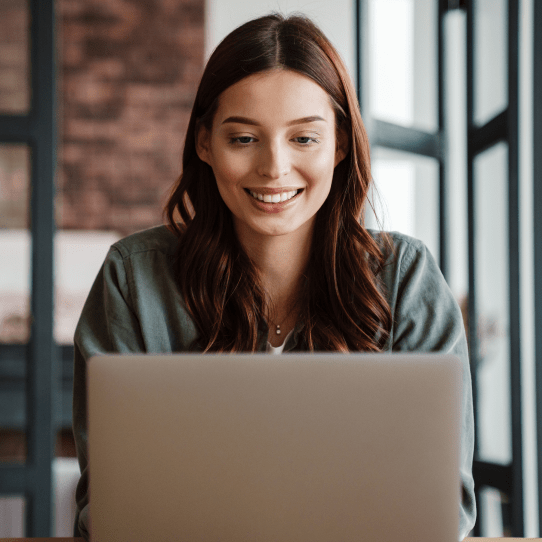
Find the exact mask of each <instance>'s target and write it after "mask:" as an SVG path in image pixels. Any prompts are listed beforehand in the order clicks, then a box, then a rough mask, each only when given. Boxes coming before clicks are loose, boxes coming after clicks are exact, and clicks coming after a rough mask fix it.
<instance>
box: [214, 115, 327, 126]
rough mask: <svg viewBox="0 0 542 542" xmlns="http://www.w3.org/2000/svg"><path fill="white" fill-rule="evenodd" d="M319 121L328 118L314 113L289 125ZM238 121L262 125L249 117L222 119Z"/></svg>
mask: <svg viewBox="0 0 542 542" xmlns="http://www.w3.org/2000/svg"><path fill="white" fill-rule="evenodd" d="M318 121H324V122H327V121H326V119H324V118H323V117H320V116H319V115H313V116H311V117H302V118H300V119H294V120H291V121H290V122H288V124H287V126H294V125H296V124H307V123H309V122H318ZM234 122H235V123H237V124H249V125H250V126H261V124H260V123H259V122H257V121H255V120H253V119H249V118H247V117H228V118H227V119H226V120H224V121H222V124H227V123H234Z"/></svg>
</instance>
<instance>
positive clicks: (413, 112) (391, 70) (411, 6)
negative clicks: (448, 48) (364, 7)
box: [369, 0, 438, 131]
mask: <svg viewBox="0 0 542 542" xmlns="http://www.w3.org/2000/svg"><path fill="white" fill-rule="evenodd" d="M437 7H438V3H437V2H434V1H433V0H371V1H370V2H369V31H370V51H371V70H370V73H371V84H370V108H371V114H372V115H373V116H374V117H376V118H377V119H380V120H385V121H388V122H393V123H395V124H402V125H405V126H414V127H416V128H420V129H422V130H427V131H436V130H437V126H438V102H437V100H438V98H437V78H438V71H437V70H438V68H437V50H438V49H437V28H438V26H437V24H438V23H437Z"/></svg>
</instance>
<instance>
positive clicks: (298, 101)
mask: <svg viewBox="0 0 542 542" xmlns="http://www.w3.org/2000/svg"><path fill="white" fill-rule="evenodd" d="M316 115H319V116H321V117H323V118H325V119H326V120H332V119H334V117H335V113H334V111H333V107H332V106H331V99H330V97H329V96H328V94H327V92H326V91H325V90H324V89H323V88H322V87H321V86H320V85H318V84H317V83H315V82H314V81H313V80H312V79H310V78H309V77H307V76H305V75H302V74H299V73H297V72H294V71H292V70H272V71H269V72H263V73H257V74H254V75H250V76H248V77H246V78H245V79H242V80H241V81H239V82H237V83H235V84H234V85H232V86H231V87H229V88H227V89H226V90H225V91H224V92H223V93H222V94H221V95H220V98H219V101H218V109H217V111H216V115H215V120H216V121H218V122H217V124H219V123H220V122H222V120H224V119H225V118H227V117H229V116H243V117H248V118H251V119H254V120H258V121H260V122H262V123H263V122H269V123H272V124H275V123H280V122H287V121H288V120H291V119H295V118H302V117H310V116H316Z"/></svg>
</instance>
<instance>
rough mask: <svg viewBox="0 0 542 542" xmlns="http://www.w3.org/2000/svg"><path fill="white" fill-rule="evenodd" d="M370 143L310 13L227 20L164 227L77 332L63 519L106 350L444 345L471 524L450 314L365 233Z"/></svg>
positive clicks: (417, 245)
mask: <svg viewBox="0 0 542 542" xmlns="http://www.w3.org/2000/svg"><path fill="white" fill-rule="evenodd" d="M370 182H371V175H370V159H369V144H368V141H367V136H366V134H365V130H364V128H363V123H362V120H361V117H360V114H359V107H358V103H357V100H356V96H355V92H354V88H353V85H352V82H351V80H350V78H349V76H348V74H347V71H346V69H345V67H344V64H343V62H342V61H341V59H340V57H339V55H338V53H337V52H336V51H335V49H334V48H333V46H332V45H331V44H330V43H329V41H328V40H327V39H326V38H325V36H324V35H323V34H322V33H321V32H320V31H319V29H318V28H317V27H316V26H315V25H314V24H313V23H311V22H310V21H309V20H307V19H306V18H303V17H290V18H284V17H282V16H280V15H270V16H266V17H262V18H260V19H256V20H253V21H250V22H248V23H246V24H245V25H243V26H241V27H239V28H238V29H236V30H235V31H234V32H232V33H231V34H230V35H229V36H227V37H226V38H225V39H224V41H223V42H222V43H221V44H220V45H219V46H218V47H217V49H216V50H215V52H214V53H213V55H212V56H211V58H210V59H209V62H208V64H207V66H206V69H205V72H204V74H203V76H202V79H201V83H200V86H199V89H198V93H197V96H196V100H195V104H194V108H193V111H192V116H191V119H190V124H189V126H188V131H187V136H186V143H185V147H184V154H183V173H182V175H181V177H180V179H179V180H178V182H177V184H176V186H175V187H174V190H173V192H172V194H171V197H170V200H169V202H168V204H167V206H166V215H167V222H168V225H167V227H165V226H162V227H158V228H153V229H151V230H147V231H144V232H140V233H137V234H135V235H132V236H130V237H128V238H126V239H124V240H122V241H119V242H118V243H116V244H115V245H113V247H111V250H110V252H109V254H108V256H107V258H106V261H105V263H104V266H103V267H102V269H101V271H100V274H99V275H98V278H97V280H96V282H95V284H94V286H93V288H92V290H91V293H90V295H89V298H88V300H87V302H86V304H85V307H84V309H83V313H82V315H81V319H80V321H79V325H78V327H77V331H76V335H75V379H74V404H73V405H74V406H73V408H74V411H73V415H74V433H75V438H76V443H77V452H78V457H79V462H80V466H81V472H82V476H81V480H80V482H79V485H78V488H77V510H78V517H77V520H76V521H77V522H78V526H79V529H80V530H81V533H82V534H83V535H86V534H87V521H88V506H87V505H88V464H87V452H86V426H85V416H86V403H85V363H86V360H87V359H88V358H89V357H90V356H92V355H94V354H98V353H105V352H173V351H175V352H179V351H188V350H195V351H205V352H233V351H250V352H254V351H268V352H272V353H280V352H283V351H284V352H288V351H292V350H309V351H314V350H328V351H340V352H351V351H367V352H383V351H390V350H393V351H441V352H447V353H454V354H456V355H458V356H459V357H460V358H461V359H462V361H463V367H464V391H463V405H462V406H463V426H462V446H461V479H462V484H463V496H462V503H461V517H460V533H459V536H460V539H462V538H463V537H464V536H466V534H467V533H468V532H469V531H470V529H471V528H472V526H473V524H474V518H475V505H474V493H473V481H472V475H471V467H472V451H473V441H474V435H473V417H472V396H471V389H470V375H469V365H468V355H467V345H466V340H465V333H464V329H463V324H462V318H461V313H460V310H459V308H458V306H457V304H456V303H455V301H454V299H453V297H452V295H451V293H450V291H449V289H448V287H447V285H446V283H445V281H444V279H443V277H442V275H441V273H440V271H439V269H438V266H437V265H436V263H435V262H434V260H433V258H432V257H431V255H430V254H429V252H428V251H427V249H426V248H425V246H424V245H423V244H422V243H421V242H419V241H416V240H415V239H412V238H409V237H406V236H404V235H401V234H390V235H384V234H382V233H380V234H377V233H375V232H371V231H368V230H366V229H365V228H364V227H363V208H364V205H365V202H366V197H367V192H368V190H369V186H370Z"/></svg>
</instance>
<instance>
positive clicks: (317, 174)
mask: <svg viewBox="0 0 542 542" xmlns="http://www.w3.org/2000/svg"><path fill="white" fill-rule="evenodd" d="M334 170H335V158H334V156H332V155H330V153H322V154H321V155H318V156H315V157H313V159H312V160H310V161H308V162H307V164H306V165H305V171H306V175H307V177H308V178H310V184H311V185H313V187H314V188H318V189H321V190H328V191H329V188H330V187H331V181H332V180H333V172H334Z"/></svg>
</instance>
